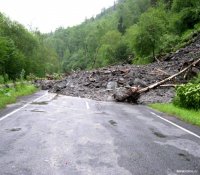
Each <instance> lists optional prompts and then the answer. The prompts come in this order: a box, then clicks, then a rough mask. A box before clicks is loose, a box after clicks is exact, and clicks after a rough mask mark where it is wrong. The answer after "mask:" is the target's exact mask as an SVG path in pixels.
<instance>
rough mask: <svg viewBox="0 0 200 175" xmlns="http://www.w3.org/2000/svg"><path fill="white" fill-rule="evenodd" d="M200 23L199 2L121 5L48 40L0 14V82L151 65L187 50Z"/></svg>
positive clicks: (154, 0) (126, 1)
mask: <svg viewBox="0 0 200 175" xmlns="http://www.w3.org/2000/svg"><path fill="white" fill-rule="evenodd" d="M199 22H200V1H199V0H184V1H183V0H118V1H117V2H116V3H115V4H114V5H113V6H112V7H110V8H108V9H103V10H102V12H101V13H100V14H99V15H97V16H96V17H95V18H91V19H87V20H85V22H83V23H82V24H80V25H78V26H75V27H69V28H66V29H65V28H58V29H57V30H56V31H55V32H54V33H50V34H41V33H40V32H39V31H28V30H26V29H25V28H24V27H23V26H22V25H20V24H19V23H17V22H13V21H11V20H10V19H9V18H7V17H6V16H5V15H3V14H0V80H1V81H7V80H8V79H12V80H15V79H17V78H19V77H20V74H21V72H22V71H24V72H25V75H26V76H27V75H29V74H34V75H36V76H40V77H41V76H44V75H45V74H47V73H49V74H51V73H53V72H61V71H62V72H68V71H71V70H76V69H91V68H95V67H101V66H106V65H110V64H115V63H120V62H129V63H131V62H133V63H147V62H150V61H153V60H154V58H155V57H156V56H157V55H159V54H162V53H165V52H168V51H171V50H172V49H174V48H175V47H179V46H181V45H182V44H184V42H185V41H187V39H188V38H189V37H190V36H192V35H195V31H199V29H200V24H199ZM179 43H181V44H179Z"/></svg>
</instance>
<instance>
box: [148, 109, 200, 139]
mask: <svg viewBox="0 0 200 175" xmlns="http://www.w3.org/2000/svg"><path fill="white" fill-rule="evenodd" d="M151 114H153V115H154V116H156V117H158V118H160V119H162V120H164V121H166V122H168V123H170V124H172V125H174V126H176V127H177V128H179V129H181V130H183V131H185V132H187V133H189V134H191V135H193V136H195V137H197V138H199V139H200V136H199V135H197V134H195V133H193V132H191V131H189V130H187V129H185V128H183V127H181V126H179V125H177V124H175V123H173V122H171V121H169V120H167V119H165V118H162V117H161V116H159V115H157V114H155V113H154V112H151Z"/></svg>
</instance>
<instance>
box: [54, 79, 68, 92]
mask: <svg viewBox="0 0 200 175" xmlns="http://www.w3.org/2000/svg"><path fill="white" fill-rule="evenodd" d="M66 86H67V83H66V82H65V81H60V82H58V83H55V84H54V86H53V90H52V92H55V93H56V92H59V91H61V90H62V89H64V88H66Z"/></svg>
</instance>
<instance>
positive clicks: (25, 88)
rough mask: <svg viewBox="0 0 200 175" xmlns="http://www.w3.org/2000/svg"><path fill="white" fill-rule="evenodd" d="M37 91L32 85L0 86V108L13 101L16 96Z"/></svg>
mask: <svg viewBox="0 0 200 175" xmlns="http://www.w3.org/2000/svg"><path fill="white" fill-rule="evenodd" d="M36 91H37V88H36V87H35V86H33V85H17V87H16V88H14V87H13V88H4V89H3V88H0V109H1V108H4V107H6V105H7V104H10V103H15V102H16V100H17V97H21V96H25V95H29V94H32V93H34V92H36Z"/></svg>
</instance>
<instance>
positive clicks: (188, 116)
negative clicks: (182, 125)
mask: <svg viewBox="0 0 200 175" xmlns="http://www.w3.org/2000/svg"><path fill="white" fill-rule="evenodd" d="M149 106H150V107H151V108H153V109H156V110H158V111H161V112H164V113H167V114H169V115H174V116H176V117H177V118H179V119H181V120H183V121H185V122H187V123H190V124H193V125H197V126H199V127H200V110H199V111H195V110H188V109H184V108H180V107H177V106H174V105H173V104H171V103H169V104H160V103H155V104H150V105H149Z"/></svg>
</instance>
